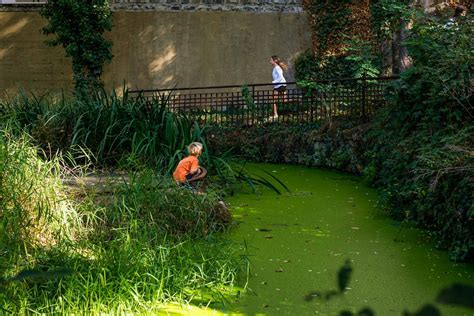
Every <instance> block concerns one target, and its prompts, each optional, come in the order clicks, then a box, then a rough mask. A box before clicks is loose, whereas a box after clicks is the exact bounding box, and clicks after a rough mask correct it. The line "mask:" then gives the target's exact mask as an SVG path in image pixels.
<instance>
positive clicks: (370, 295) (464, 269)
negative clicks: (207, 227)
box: [207, 165, 474, 315]
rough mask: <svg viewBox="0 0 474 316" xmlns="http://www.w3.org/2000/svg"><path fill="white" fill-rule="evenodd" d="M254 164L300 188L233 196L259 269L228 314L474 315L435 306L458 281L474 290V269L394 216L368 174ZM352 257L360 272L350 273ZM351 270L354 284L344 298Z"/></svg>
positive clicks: (239, 238)
mask: <svg viewBox="0 0 474 316" xmlns="http://www.w3.org/2000/svg"><path fill="white" fill-rule="evenodd" d="M251 168H252V169H253V170H256V171H257V172H258V171H260V172H261V170H267V171H269V172H271V173H272V174H273V175H275V176H276V177H278V178H279V179H280V180H282V181H284V182H285V184H286V185H287V186H288V187H289V189H290V190H291V192H289V193H283V194H282V195H276V194H275V193H272V192H270V191H262V192H261V195H254V194H252V193H250V192H249V193H239V194H237V195H236V196H234V197H231V198H229V199H228V202H229V203H230V206H231V209H232V211H233V214H234V219H235V220H236V221H237V223H238V225H237V227H236V228H235V229H234V230H233V231H232V232H231V233H230V237H231V238H232V239H233V240H235V241H236V242H243V241H245V242H246V244H247V247H248V252H249V259H250V261H251V265H250V277H249V279H248V286H247V291H246V292H245V293H243V294H242V295H238V296H236V297H235V298H234V299H231V302H230V303H228V304H227V305H226V306H225V308H224V309H223V310H222V313H224V314H240V315H314V314H321V315H339V314H340V312H341V311H350V312H353V313H358V312H360V311H361V310H362V309H364V308H365V309H370V310H372V311H373V312H374V313H375V314H376V315H402V314H403V312H404V311H409V312H411V313H414V312H416V311H420V310H421V309H422V308H423V307H424V306H425V307H426V305H428V304H431V305H432V307H433V308H437V309H439V311H440V312H441V313H442V315H473V314H474V310H473V309H468V308H465V307H464V308H463V307H459V306H450V305H443V304H439V303H437V302H436V299H437V297H438V295H439V294H440V292H441V291H442V290H443V289H445V290H446V289H447V288H449V287H451V286H452V285H453V284H456V283H457V284H463V285H468V286H474V265H472V264H465V263H454V262H452V261H450V260H449V257H448V254H447V253H446V252H445V251H441V250H437V249H435V243H434V242H433V241H432V240H430V238H429V237H428V236H427V234H425V233H423V232H421V231H420V230H417V229H414V228H410V227H402V228H401V227H400V223H399V222H396V221H393V220H390V219H388V218H387V216H386V215H385V214H383V212H382V211H380V210H379V209H378V208H377V205H376V204H377V203H376V202H377V194H376V192H375V191H374V190H372V189H370V188H368V187H367V186H366V185H364V184H363V183H361V180H360V179H359V178H357V177H352V176H348V175H346V174H341V173H336V172H330V171H322V170H315V169H308V168H303V167H297V166H284V165H252V166H251ZM400 228H401V230H400ZM347 260H349V262H348V264H349V266H350V269H352V272H350V269H347V268H346V269H345V270H342V269H343V266H344V264H345V262H346V261H347ZM343 271H349V273H346V274H345V275H349V278H348V281H347V282H348V285H347V289H346V291H345V292H344V293H343V294H340V291H339V288H340V287H341V286H343V285H340V284H339V282H340V280H341V277H338V275H341V274H340V273H341V272H343ZM342 275H344V273H342ZM244 279H245V278H242V280H241V283H242V284H241V285H244V283H245V282H247V280H246V279H245V280H244ZM343 283H344V282H343ZM473 299H474V298H473ZM207 312H208V313H210V314H216V313H218V312H217V311H216V310H208V311H207Z"/></svg>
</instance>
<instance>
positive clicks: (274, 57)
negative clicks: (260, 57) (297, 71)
mask: <svg viewBox="0 0 474 316" xmlns="http://www.w3.org/2000/svg"><path fill="white" fill-rule="evenodd" d="M272 60H273V61H274V62H275V63H276V64H277V65H278V66H280V67H281V69H283V70H285V69H286V68H288V67H287V66H286V64H285V63H284V62H282V61H281V60H280V58H278V56H277V55H273V56H272Z"/></svg>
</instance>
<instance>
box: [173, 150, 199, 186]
mask: <svg viewBox="0 0 474 316" xmlns="http://www.w3.org/2000/svg"><path fill="white" fill-rule="evenodd" d="M198 168H199V160H198V159H197V157H196V156H188V157H186V158H184V159H182V160H181V161H180V162H179V163H178V166H177V167H176V170H175V171H174V172H173V178H174V179H175V180H176V181H179V182H181V183H183V182H186V176H187V175H188V174H190V173H194V172H196V171H197V170H198Z"/></svg>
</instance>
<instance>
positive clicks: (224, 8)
mask: <svg viewBox="0 0 474 316" xmlns="http://www.w3.org/2000/svg"><path fill="white" fill-rule="evenodd" d="M158 1H159V3H114V4H112V5H111V9H112V11H155V12H179V11H186V12H190V11H209V12H210V11H217V12H230V11H233V12H255V13H303V12H304V10H303V7H302V6H301V4H299V2H300V0H263V1H262V0H257V1H248V0H210V1H209V0H198V1H192V3H189V1H183V0H172V1H169V2H170V3H167V1H166V0H158ZM217 2H220V3H217ZM42 6H43V4H0V12H28V11H39V10H40V8H41V7H42Z"/></svg>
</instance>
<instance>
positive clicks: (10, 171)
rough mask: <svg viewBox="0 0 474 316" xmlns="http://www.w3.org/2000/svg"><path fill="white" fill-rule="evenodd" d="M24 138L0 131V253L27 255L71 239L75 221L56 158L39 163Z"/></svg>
mask: <svg viewBox="0 0 474 316" xmlns="http://www.w3.org/2000/svg"><path fill="white" fill-rule="evenodd" d="M29 141H30V140H29V138H28V136H26V135H23V136H20V137H19V138H17V137H13V136H12V134H11V133H9V132H8V131H6V130H3V131H0V253H1V256H2V257H3V258H12V257H15V256H18V255H28V254H29V252H30V251H32V250H33V249H35V248H37V247H38V246H46V245H54V244H56V243H58V242H59V241H60V240H61V239H64V238H72V236H73V228H74V226H76V224H77V223H74V220H75V219H78V217H77V214H76V213H75V211H74V209H73V207H72V206H71V204H70V203H69V202H68V201H67V199H66V197H65V195H64V192H62V191H61V183H60V179H59V175H58V174H59V173H58V171H59V162H58V159H52V160H50V161H43V160H42V159H40V158H39V157H38V155H37V151H38V149H37V148H35V147H33V146H31V145H30V143H29Z"/></svg>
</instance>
